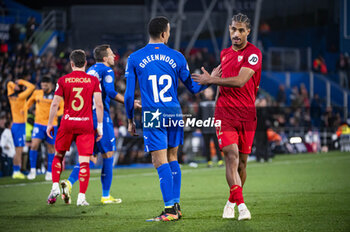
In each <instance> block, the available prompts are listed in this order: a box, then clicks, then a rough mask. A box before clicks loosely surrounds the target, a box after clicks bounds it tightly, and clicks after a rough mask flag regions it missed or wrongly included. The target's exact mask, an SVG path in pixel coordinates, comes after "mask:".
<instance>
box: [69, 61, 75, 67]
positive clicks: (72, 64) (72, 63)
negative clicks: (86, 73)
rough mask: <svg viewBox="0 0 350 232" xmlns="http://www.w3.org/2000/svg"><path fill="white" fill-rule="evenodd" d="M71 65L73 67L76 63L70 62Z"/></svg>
mask: <svg viewBox="0 0 350 232" xmlns="http://www.w3.org/2000/svg"><path fill="white" fill-rule="evenodd" d="M70 66H71V67H72V69H73V68H74V67H75V65H74V62H72V61H71V62H70Z"/></svg>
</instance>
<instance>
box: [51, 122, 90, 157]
mask: <svg viewBox="0 0 350 232" xmlns="http://www.w3.org/2000/svg"><path fill="white" fill-rule="evenodd" d="M60 128H61V127H60ZM60 128H59V129H58V131H57V136H56V141H55V149H56V151H57V152H59V153H61V152H66V151H69V149H70V145H71V144H72V142H73V141H75V144H76V145H77V148H78V154H79V155H80V156H90V155H92V154H93V151H94V142H95V136H94V134H71V133H67V132H66V131H64V130H60Z"/></svg>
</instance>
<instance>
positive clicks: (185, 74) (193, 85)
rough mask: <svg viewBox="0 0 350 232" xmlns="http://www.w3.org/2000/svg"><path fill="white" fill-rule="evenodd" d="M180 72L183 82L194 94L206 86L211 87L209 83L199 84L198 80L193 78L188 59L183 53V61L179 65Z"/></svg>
mask: <svg viewBox="0 0 350 232" xmlns="http://www.w3.org/2000/svg"><path fill="white" fill-rule="evenodd" d="M179 74H180V80H181V81H182V83H184V85H185V86H186V88H187V89H188V90H189V91H190V92H191V93H192V94H196V93H199V92H200V91H202V90H205V89H206V88H208V87H209V86H208V85H199V84H197V82H195V81H193V80H192V78H191V73H190V69H189V68H188V65H187V61H186V59H185V57H183V56H182V55H181V63H180V67H179Z"/></svg>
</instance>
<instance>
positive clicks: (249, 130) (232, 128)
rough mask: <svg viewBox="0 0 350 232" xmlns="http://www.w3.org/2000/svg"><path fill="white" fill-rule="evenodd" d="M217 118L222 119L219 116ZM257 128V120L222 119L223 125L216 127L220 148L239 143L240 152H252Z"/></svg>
mask: <svg viewBox="0 0 350 232" xmlns="http://www.w3.org/2000/svg"><path fill="white" fill-rule="evenodd" d="M217 120H220V119H219V118H217ZM255 130H256V120H255V121H248V122H245V121H237V120H227V119H226V120H221V126H220V127H216V135H217V137H218V141H219V147H220V150H222V149H223V148H224V147H226V146H228V145H231V144H237V145H238V149H239V152H240V153H243V154H250V153H251V152H252V145H253V141H254V135H255Z"/></svg>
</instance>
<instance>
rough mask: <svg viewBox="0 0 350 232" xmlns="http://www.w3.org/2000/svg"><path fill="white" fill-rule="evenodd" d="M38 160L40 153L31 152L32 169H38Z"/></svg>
mask: <svg viewBox="0 0 350 232" xmlns="http://www.w3.org/2000/svg"><path fill="white" fill-rule="evenodd" d="M37 159H38V151H34V150H30V152H29V162H30V168H35V169H36V160H37Z"/></svg>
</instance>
